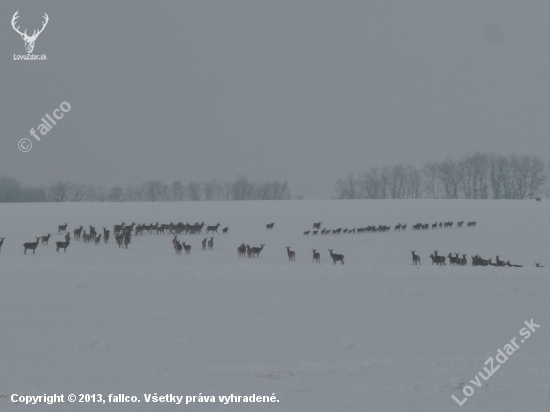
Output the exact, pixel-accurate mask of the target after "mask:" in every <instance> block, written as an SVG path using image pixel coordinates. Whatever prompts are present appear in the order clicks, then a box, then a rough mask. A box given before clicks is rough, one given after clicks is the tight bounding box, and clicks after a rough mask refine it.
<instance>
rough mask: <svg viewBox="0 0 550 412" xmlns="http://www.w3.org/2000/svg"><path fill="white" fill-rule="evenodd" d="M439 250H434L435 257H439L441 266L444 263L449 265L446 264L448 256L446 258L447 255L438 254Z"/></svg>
mask: <svg viewBox="0 0 550 412" xmlns="http://www.w3.org/2000/svg"><path fill="white" fill-rule="evenodd" d="M437 252H439V251H438V250H434V256H435V258H436V259H437V261H438V264H439V265H441V266H443V265H445V266H447V265H446V264H445V260H446V259H447V258H446V257H445V256H438V255H437Z"/></svg>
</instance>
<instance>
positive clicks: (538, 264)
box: [0, 245, 544, 268]
mask: <svg viewBox="0 0 550 412" xmlns="http://www.w3.org/2000/svg"><path fill="white" fill-rule="evenodd" d="M0 246H1V245H0ZM535 266H536V267H538V268H543V267H544V266H541V265H540V262H537V261H536V260H535Z"/></svg>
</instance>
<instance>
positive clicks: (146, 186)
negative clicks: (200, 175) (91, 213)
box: [0, 176, 291, 203]
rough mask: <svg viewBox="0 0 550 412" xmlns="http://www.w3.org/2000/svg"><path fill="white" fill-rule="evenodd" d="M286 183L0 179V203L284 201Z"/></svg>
mask: <svg viewBox="0 0 550 412" xmlns="http://www.w3.org/2000/svg"><path fill="white" fill-rule="evenodd" d="M290 198H291V194H290V188H289V185H288V183H287V182H286V181H284V182H280V181H277V180H273V181H257V182H251V181H249V180H248V178H247V177H246V176H238V177H237V178H236V179H235V180H234V181H218V180H211V181H208V182H195V181H193V182H189V183H187V184H185V183H183V182H182V181H181V180H177V181H174V182H172V183H171V184H166V183H164V182H161V181H158V180H151V181H148V182H144V183H142V184H135V185H127V186H112V187H106V186H100V185H86V184H77V183H73V182H70V181H65V180H63V181H58V182H56V183H54V184H52V185H49V186H40V187H29V186H24V185H22V184H21V183H20V182H18V181H17V180H15V179H14V178H12V177H8V176H0V203H10V202H167V201H176V202H182V201H199V200H207V201H214V200H288V199H290Z"/></svg>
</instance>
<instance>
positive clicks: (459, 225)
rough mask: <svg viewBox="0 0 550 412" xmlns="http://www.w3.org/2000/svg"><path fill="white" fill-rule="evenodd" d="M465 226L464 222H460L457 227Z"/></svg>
mask: <svg viewBox="0 0 550 412" xmlns="http://www.w3.org/2000/svg"><path fill="white" fill-rule="evenodd" d="M463 224H464V220H463V221H461V222H458V223H457V224H456V226H457V227H462V225H463Z"/></svg>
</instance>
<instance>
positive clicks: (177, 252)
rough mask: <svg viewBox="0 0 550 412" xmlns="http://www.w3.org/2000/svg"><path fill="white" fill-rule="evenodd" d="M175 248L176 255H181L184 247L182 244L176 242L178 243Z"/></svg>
mask: <svg viewBox="0 0 550 412" xmlns="http://www.w3.org/2000/svg"><path fill="white" fill-rule="evenodd" d="M174 248H175V249H176V254H178V255H181V250H182V249H183V245H182V244H181V243H180V242H178V241H176V243H175V244H174Z"/></svg>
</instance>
